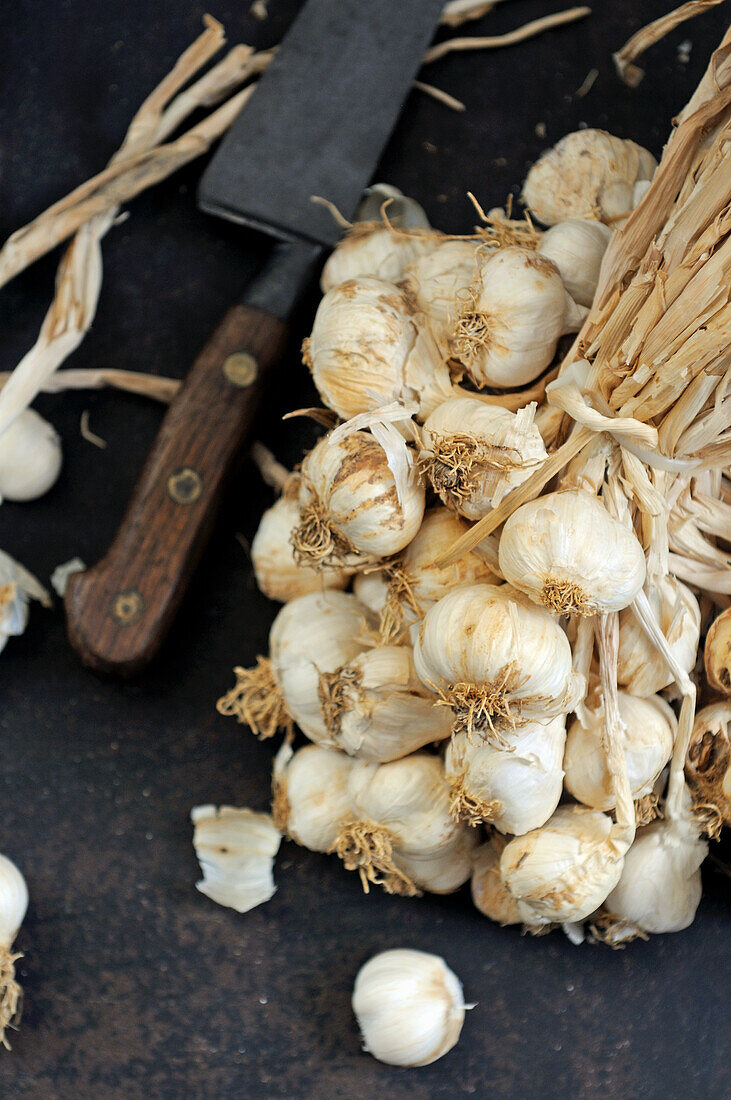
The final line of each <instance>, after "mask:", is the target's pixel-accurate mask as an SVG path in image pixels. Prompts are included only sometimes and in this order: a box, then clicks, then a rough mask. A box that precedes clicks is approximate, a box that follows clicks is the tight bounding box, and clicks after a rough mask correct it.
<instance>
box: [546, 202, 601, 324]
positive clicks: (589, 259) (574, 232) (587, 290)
mask: <svg viewBox="0 0 731 1100" xmlns="http://www.w3.org/2000/svg"><path fill="white" fill-rule="evenodd" d="M611 238H612V230H611V229H610V228H609V226H607V225H604V224H603V222H595V221H583V220H582V219H581V218H569V220H568V221H565V222H558V224H557V225H554V226H552V227H551V228H550V229H548V230H547V231H546V232H545V233H544V234H543V237H542V238H541V241H540V243H539V245H538V252H540V254H541V256H545V257H546V259H547V260H550V261H551V263H553V264H555V265H556V267H557V268H558V273H559V275H560V276H561V280H562V282H563V285H564V286H565V287H566V289H567V290H568V292H569V294H570V295H571V297H572V298H573V300H574V301H575V302H576V303H577V305H580V306H590V305H591V303H592V302H593V301H594V294H595V293H596V288H597V284H598V282H599V269H600V268H601V266H602V259H603V258H604V253H605V252H606V249H607V245H608V244H609V242H610V240H611Z"/></svg>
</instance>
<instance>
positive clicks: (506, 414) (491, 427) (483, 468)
mask: <svg viewBox="0 0 731 1100" xmlns="http://www.w3.org/2000/svg"><path fill="white" fill-rule="evenodd" d="M535 411H536V406H535V403H531V404H529V405H526V407H525V408H524V409H521V410H520V411H519V412H517V413H513V412H510V411H509V410H508V409H502V408H500V407H499V406H497V405H486V404H485V403H484V402H482V401H480V400H478V399H476V398H473V397H453V398H451V399H450V400H449V401H444V402H443V403H442V404H441V405H440V406H439V408H438V409H435V411H434V412H433V413H431V415H430V416H429V417H427V419H426V421H425V423H424V427H423V429H422V431H421V433H420V434H421V449H420V452H419V464H420V466H421V468H422V469H423V470H424V471H425V473H426V475H427V477H428V479H429V481H430V483H431V485H432V488H433V489H434V491H435V492H436V493H437V494H438V495H439V497H440V498H441V500H442V501H443V502H444V504H446V505H447V506H448V507H449V508H453V509H454V510H455V511H457V512H459V513H460V515H463V516H465V517H466V518H467V519H470V520H478V519H481V518H482V517H483V516H484V515H487V513H488V512H489V511H491V510H492V509H493V508H494V507H495V506H496V505H497V504H499V502H500V501H501V500H502V498H503V497H504V496H505V495H506V494H507V493H509V492H510V490H511V489H514V488H515V486H516V485H520V484H521V482H523V481H525V480H526V479H527V478H529V477H530V475H531V474H532V473H533V470H534V469H535V467H536V466H537V465H538V464H539V463H540V462H542V461H543V460H544V459H545V458H546V457H547V452H546V448H545V446H544V443H543V439H542V437H541V433H540V432H539V431H538V428H537V427H536V425H535V423H534V416H535Z"/></svg>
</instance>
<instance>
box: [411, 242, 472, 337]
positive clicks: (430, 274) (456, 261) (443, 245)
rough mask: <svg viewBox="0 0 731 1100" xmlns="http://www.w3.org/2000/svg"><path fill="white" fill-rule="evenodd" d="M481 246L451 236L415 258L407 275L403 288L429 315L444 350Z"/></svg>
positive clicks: (419, 307) (470, 282) (424, 312)
mask: <svg viewBox="0 0 731 1100" xmlns="http://www.w3.org/2000/svg"><path fill="white" fill-rule="evenodd" d="M478 249H479V241H477V240H474V241H469V240H468V241H465V240H455V239H453V238H449V237H448V238H446V239H444V240H441V241H438V242H436V243H435V244H434V245H433V247H432V248H431V249H429V250H428V251H427V252H425V253H424V254H423V255H422V256H420V257H419V258H418V259H417V260H415V261H414V262H413V263H412V264H411V266H410V267H409V268H408V269H407V270H406V272H405V275H404V279H403V284H402V285H403V288H404V290H405V291H406V292H407V293H408V294H409V295H410V296H411V298H412V299H413V301H414V302H415V303H416V306H417V308H418V309H419V310H420V311H421V312H422V313H423V314H424V315H425V317H426V318H427V319H428V322H429V326H430V328H431V330H432V332H433V333H434V336H435V337H436V340H437V343H438V344H439V346H440V347H441V348H442V349H443V350H444V352H445V354H446V353H448V351H449V344H450V339H451V337H452V334H453V332H454V328H455V325H456V323H457V317H458V315H459V312H460V308H461V304H462V301H463V299H464V297H465V295H466V294H467V292H468V291H469V288H470V286H471V284H472V282H473V280H474V277H475V272H476V269H477V266H478V262H479V259H480V257H481V255H482V253H481V252H480V251H478Z"/></svg>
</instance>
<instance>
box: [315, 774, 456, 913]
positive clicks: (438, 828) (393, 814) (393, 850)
mask: <svg viewBox="0 0 731 1100" xmlns="http://www.w3.org/2000/svg"><path fill="white" fill-rule="evenodd" d="M348 802H349V804H350V811H351V817H350V820H349V821H347V822H346V823H345V824H344V825H343V826H342V828H341V829H340V832H339V834H338V837H337V840H336V842H335V846H334V847H335V851H336V852H337V854H338V855H339V856H340V858H341V859H342V861H343V863H344V864H345V866H346V868H347V869H348V870H349V871H358V872H359V874H360V878H361V882H362V884H363V889H364V890H365V891H366V893H367V892H368V886H369V883H377V884H378V885H381V886H383V888H384V889H385V890H386V892H387V893H389V894H405V895H407V896H413V895H414V894H418V893H419V892H420V890H429V891H431V892H432V893H435V894H449V893H452V891H454V890H457V889H458V888H459V887H460V886H461V885H462V883H463V882H466V881H467V879H468V878H469V877H470V870H471V867H470V853H471V851H472V849H473V848H474V846H475V831H474V830H473V829H469V828H467V826H465V825H463V824H462V823H461V822H457V821H455V820H454V818H453V817H451V815H450V812H449V788H448V787H447V784H446V781H445V778H444V770H443V767H442V762H441V760H439V759H438V757H436V756H427V755H426V754H425V753H415V754H414V755H413V756H407V757H404V759H403V760H394V761H392V762H391V763H388V764H369V763H366V762H365V761H361V760H356V761H355V762H354V763H353V767H352V768H351V770H350V773H349V776H348Z"/></svg>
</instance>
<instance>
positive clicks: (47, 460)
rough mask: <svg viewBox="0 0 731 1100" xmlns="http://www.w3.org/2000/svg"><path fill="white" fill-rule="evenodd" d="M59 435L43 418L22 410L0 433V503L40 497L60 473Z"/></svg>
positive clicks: (30, 410)
mask: <svg viewBox="0 0 731 1100" xmlns="http://www.w3.org/2000/svg"><path fill="white" fill-rule="evenodd" d="M62 460H63V455H62V451H61V438H60V436H59V434H58V432H57V431H56V429H55V428H54V427H53V425H52V424H49V423H48V421H47V420H44V419H43V417H42V416H39V414H38V413H37V412H35V411H34V410H33V409H25V410H24V411H23V412H22V413H21V414H20V415H19V416H18V417H16V419H15V420H14V421H13V423H12V424H11V425H10V427H9V428H6V429H5V431H4V432H2V433H1V434H0V502H2V501H3V500H14V501H26V500H35V499H36V498H37V497H40V496H43V494H44V493H47V492H48V490H49V489H50V488H51V487H52V486H53V485H55V483H56V480H57V478H58V475H59V474H60V472H61V462H62Z"/></svg>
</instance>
